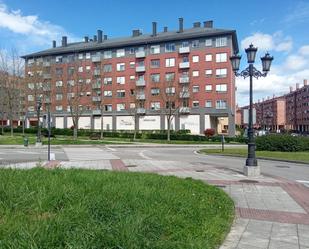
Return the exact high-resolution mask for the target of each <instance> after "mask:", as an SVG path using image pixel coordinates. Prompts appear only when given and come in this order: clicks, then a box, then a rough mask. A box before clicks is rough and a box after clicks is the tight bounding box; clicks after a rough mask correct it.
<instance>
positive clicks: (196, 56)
mask: <svg viewBox="0 0 309 249" xmlns="http://www.w3.org/2000/svg"><path fill="white" fill-rule="evenodd" d="M199 61H200V57H199V56H198V55H193V56H192V62H193V63H196V62H199Z"/></svg>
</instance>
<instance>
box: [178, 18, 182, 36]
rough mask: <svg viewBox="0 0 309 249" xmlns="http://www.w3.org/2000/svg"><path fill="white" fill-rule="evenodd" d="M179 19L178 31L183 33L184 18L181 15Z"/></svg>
mask: <svg viewBox="0 0 309 249" xmlns="http://www.w3.org/2000/svg"><path fill="white" fill-rule="evenodd" d="M178 20H179V30H178V32H179V33H182V32H183V18H182V17H180V18H179V19H178Z"/></svg>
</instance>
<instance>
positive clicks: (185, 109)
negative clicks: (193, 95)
mask: <svg viewBox="0 0 309 249" xmlns="http://www.w3.org/2000/svg"><path fill="white" fill-rule="evenodd" d="M179 113H181V114H188V113H190V107H180V108H179Z"/></svg>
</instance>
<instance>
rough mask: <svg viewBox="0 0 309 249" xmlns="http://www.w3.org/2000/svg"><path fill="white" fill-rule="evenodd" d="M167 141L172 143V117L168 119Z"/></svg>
mask: <svg viewBox="0 0 309 249" xmlns="http://www.w3.org/2000/svg"><path fill="white" fill-rule="evenodd" d="M167 141H168V142H170V141H171V117H168V118H167Z"/></svg>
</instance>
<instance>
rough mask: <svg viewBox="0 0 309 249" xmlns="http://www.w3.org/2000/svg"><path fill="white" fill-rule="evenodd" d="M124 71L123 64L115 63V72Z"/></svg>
mask: <svg viewBox="0 0 309 249" xmlns="http://www.w3.org/2000/svg"><path fill="white" fill-rule="evenodd" d="M124 70H125V63H117V71H118V72H119V71H124Z"/></svg>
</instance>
